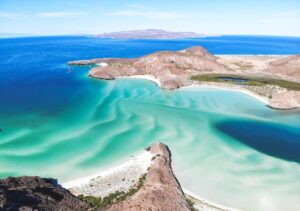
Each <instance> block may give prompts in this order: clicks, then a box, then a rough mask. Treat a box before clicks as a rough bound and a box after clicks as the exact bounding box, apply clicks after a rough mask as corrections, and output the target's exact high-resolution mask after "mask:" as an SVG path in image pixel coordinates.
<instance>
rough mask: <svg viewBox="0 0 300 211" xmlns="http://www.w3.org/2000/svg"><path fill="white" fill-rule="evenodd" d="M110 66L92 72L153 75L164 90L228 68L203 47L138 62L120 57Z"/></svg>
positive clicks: (110, 75)
mask: <svg viewBox="0 0 300 211" xmlns="http://www.w3.org/2000/svg"><path fill="white" fill-rule="evenodd" d="M106 61H107V63H108V65H107V66H101V67H94V68H92V69H91V70H90V72H89V75H90V76H91V77H95V78H101V79H115V78H116V77H120V76H132V75H152V76H154V77H155V78H156V79H158V80H159V81H160V84H161V88H163V89H176V88H179V87H182V86H187V85H189V84H191V83H192V82H191V81H190V76H191V75H194V74H197V73H199V72H222V71H228V69H227V68H226V67H225V66H223V65H221V64H219V63H218V62H217V61H216V57H215V56H213V55H212V54H210V53H209V52H208V51H207V50H206V49H204V48H202V47H199V46H197V47H192V48H188V49H185V50H182V51H177V52H169V51H164V52H156V53H153V54H150V55H146V56H144V57H141V58H138V59H137V60H136V61H133V60H130V62H128V60H127V59H126V60H124V61H125V62H122V60H120V59H118V62H109V61H108V60H106Z"/></svg>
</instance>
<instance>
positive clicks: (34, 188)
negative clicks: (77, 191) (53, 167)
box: [0, 177, 91, 210]
mask: <svg viewBox="0 0 300 211" xmlns="http://www.w3.org/2000/svg"><path fill="white" fill-rule="evenodd" d="M89 208H91V206H90V205H89V204H87V203H85V202H83V201H81V200H80V199H78V198H76V197H75V196H74V195H72V194H71V193H70V192H69V191H68V190H66V189H64V188H62V187H60V186H59V185H58V184H57V182H56V180H54V179H43V178H40V177H15V178H12V177H10V178H7V179H3V180H0V210H88V209H89Z"/></svg>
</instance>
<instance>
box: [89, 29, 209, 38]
mask: <svg viewBox="0 0 300 211" xmlns="http://www.w3.org/2000/svg"><path fill="white" fill-rule="evenodd" d="M207 36H208V35H204V34H197V33H194V32H172V31H165V30H160V29H145V30H130V31H120V32H111V33H103V34H98V35H95V36H93V37H97V38H112V39H183V38H202V37H207Z"/></svg>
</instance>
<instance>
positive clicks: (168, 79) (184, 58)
mask: <svg viewBox="0 0 300 211" xmlns="http://www.w3.org/2000/svg"><path fill="white" fill-rule="evenodd" d="M68 64H69V65H92V68H91V70H90V71H89V76H90V77H93V78H99V79H107V80H111V79H116V78H119V77H124V76H125V77H128V76H144V78H145V77H146V78H148V79H150V80H153V81H155V82H157V83H158V84H159V85H160V87H161V88H162V89H168V90H172V89H178V88H181V87H186V86H190V85H197V86H200V87H201V86H210V87H218V88H226V89H234V90H240V91H243V92H245V93H248V94H250V95H255V96H256V97H258V98H259V99H262V100H263V102H265V104H266V105H267V106H269V107H271V108H274V109H295V108H299V107H300V55H294V56H262V55H251V56H249V55H218V56H214V55H212V54H211V53H209V52H208V51H207V50H206V49H204V48H203V47H200V46H195V47H191V48H187V49H184V50H180V51H159V52H155V53H152V54H150V55H145V56H143V57H140V58H130V59H128V58H125V59H123V58H99V59H91V60H80V61H70V62H69V63H68ZM149 76H151V77H149Z"/></svg>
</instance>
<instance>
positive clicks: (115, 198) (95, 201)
mask: <svg viewBox="0 0 300 211" xmlns="http://www.w3.org/2000/svg"><path fill="white" fill-rule="evenodd" d="M145 180H146V174H144V175H143V176H141V177H140V179H139V181H138V183H137V184H136V185H135V186H133V187H131V188H130V189H129V190H128V191H127V192H124V191H121V192H119V191H116V192H115V193H111V194H109V195H108V196H106V197H104V198H101V197H95V196H84V195H79V196H78V198H80V199H81V200H82V201H84V202H87V203H89V204H91V205H92V206H94V207H95V208H105V207H108V206H111V205H113V204H115V203H118V202H121V201H123V200H125V199H126V198H127V197H130V196H132V195H133V194H135V193H136V192H138V190H139V189H140V188H141V187H142V186H143V185H144V182H145Z"/></svg>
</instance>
